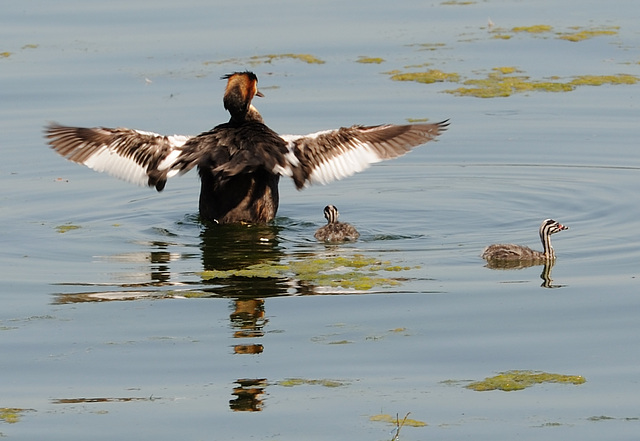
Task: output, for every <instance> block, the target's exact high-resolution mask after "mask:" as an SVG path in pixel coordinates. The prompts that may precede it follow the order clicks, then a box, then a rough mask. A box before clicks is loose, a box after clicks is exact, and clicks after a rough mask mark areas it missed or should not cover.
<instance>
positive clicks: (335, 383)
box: [276, 378, 349, 387]
mask: <svg viewBox="0 0 640 441" xmlns="http://www.w3.org/2000/svg"><path fill="white" fill-rule="evenodd" d="M276 384H277V385H278V386H284V387H295V386H308V385H311V386H323V387H342V386H346V385H348V384H349V383H348V382H346V381H340V380H327V379H321V380H309V379H306V378H287V379H285V380H281V381H278V382H277V383H276Z"/></svg>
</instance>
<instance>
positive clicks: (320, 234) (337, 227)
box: [313, 205, 360, 242]
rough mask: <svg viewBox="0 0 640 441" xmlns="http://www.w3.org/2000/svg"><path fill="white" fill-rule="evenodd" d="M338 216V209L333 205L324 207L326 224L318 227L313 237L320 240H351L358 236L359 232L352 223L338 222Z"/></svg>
mask: <svg viewBox="0 0 640 441" xmlns="http://www.w3.org/2000/svg"><path fill="white" fill-rule="evenodd" d="M338 216H339V214H338V209H337V208H336V207H335V205H327V206H326V207H324V217H325V218H326V219H327V225H325V226H322V227H320V228H318V231H316V234H314V235H313V237H315V238H316V239H318V240H319V241H322V242H345V241H353V240H356V239H357V238H358V237H360V233H358V230H356V229H355V227H354V226H353V225H351V224H347V223H344V222H338Z"/></svg>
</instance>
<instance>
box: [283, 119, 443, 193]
mask: <svg viewBox="0 0 640 441" xmlns="http://www.w3.org/2000/svg"><path fill="white" fill-rule="evenodd" d="M448 125H449V123H448V121H442V122H439V123H435V124H409V125H393V124H387V125H379V126H368V127H364V126H352V127H348V128H345V127H342V128H340V129H336V130H327V131H323V132H318V133H312V134H310V135H304V136H298V135H283V136H282V138H283V139H284V140H285V141H286V142H287V144H288V148H289V153H288V154H287V160H288V164H289V169H288V170H286V172H283V173H282V174H286V175H290V176H291V177H292V178H293V180H294V181H295V184H296V187H297V188H299V189H300V188H302V187H304V186H307V185H309V184H327V183H329V182H331V181H334V180H338V179H342V178H345V177H347V176H351V175H352V174H354V173H357V172H360V171H362V170H364V169H366V168H367V167H369V166H370V165H371V164H374V163H376V162H380V161H384V160H386V159H392V158H397V157H399V156H402V155H404V154H405V153H407V152H409V151H410V150H411V149H413V148H414V147H417V146H419V145H421V144H424V143H426V142H428V141H431V140H433V139H435V138H436V137H437V136H438V135H440V134H441V133H442V132H443V131H444V130H446V128H447V126H448Z"/></svg>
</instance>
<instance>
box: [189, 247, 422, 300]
mask: <svg viewBox="0 0 640 441" xmlns="http://www.w3.org/2000/svg"><path fill="white" fill-rule="evenodd" d="M409 269H411V268H410V267H403V266H398V265H392V264H391V263H390V262H388V261H380V260H378V259H375V258H372V257H365V256H364V255H362V254H354V255H350V256H330V257H326V258H320V257H317V256H313V257H307V258H302V259H296V260H291V261H289V262H285V263H276V262H265V263H259V264H255V265H250V266H247V267H245V268H240V269H233V270H208V271H203V272H201V273H200V276H201V277H202V278H203V279H204V280H215V279H229V278H234V277H244V278H253V277H255V278H275V279H289V278H293V279H296V280H298V281H300V282H304V283H308V284H310V285H314V286H328V287H335V288H343V289H355V290H358V291H366V290H369V289H371V288H373V287H376V286H395V285H398V284H399V283H400V282H399V280H398V279H395V278H389V277H383V276H381V275H380V272H382V271H385V272H399V271H403V270H409Z"/></svg>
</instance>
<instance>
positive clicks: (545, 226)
mask: <svg viewBox="0 0 640 441" xmlns="http://www.w3.org/2000/svg"><path fill="white" fill-rule="evenodd" d="M568 229H569V227H567V226H566V225H562V224H561V223H560V222H556V221H554V220H553V219H545V220H543V221H542V224H540V238H541V239H543V238H544V237H547V236H550V235H552V234H555V233H558V232H560V231H562V230H568Z"/></svg>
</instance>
